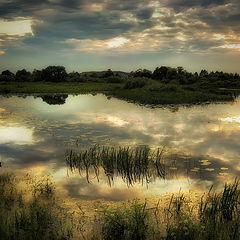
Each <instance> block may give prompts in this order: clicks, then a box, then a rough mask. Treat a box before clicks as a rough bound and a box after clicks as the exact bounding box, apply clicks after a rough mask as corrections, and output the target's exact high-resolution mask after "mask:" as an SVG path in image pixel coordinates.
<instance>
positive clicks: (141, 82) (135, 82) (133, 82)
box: [124, 78, 147, 89]
mask: <svg viewBox="0 0 240 240" xmlns="http://www.w3.org/2000/svg"><path fill="white" fill-rule="evenodd" d="M146 84H147V81H146V79H142V78H137V79H130V80H128V81H127V82H126V83H125V85H124V89H135V88H143V87H144V86H145V85H146Z"/></svg>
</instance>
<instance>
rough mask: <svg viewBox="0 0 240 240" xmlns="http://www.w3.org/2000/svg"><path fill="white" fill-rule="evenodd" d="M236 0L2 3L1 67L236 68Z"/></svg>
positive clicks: (239, 52) (239, 39)
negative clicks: (164, 66) (165, 66)
mask: <svg viewBox="0 0 240 240" xmlns="http://www.w3.org/2000/svg"><path fill="white" fill-rule="evenodd" d="M239 63H240V1H239V0H161V1H156V0H41V1H36V0H15V1H13V0H0V70H5V69H10V70H12V71H16V70H18V69H22V68H26V69H27V70H33V69H41V68H44V67H46V66H48V65H63V66H65V67H66V69H67V70H68V71H80V72H82V71H92V70H106V69H108V68H111V69H113V70H122V71H131V70H136V69H138V68H147V69H150V70H154V69H155V68H156V67H157V66H162V65H167V66H171V67H177V66H183V67H184V68H185V69H187V70H188V71H192V72H194V71H200V70H201V69H207V70H209V71H211V70H213V71H216V70H220V71H226V72H238V73H240V70H239Z"/></svg>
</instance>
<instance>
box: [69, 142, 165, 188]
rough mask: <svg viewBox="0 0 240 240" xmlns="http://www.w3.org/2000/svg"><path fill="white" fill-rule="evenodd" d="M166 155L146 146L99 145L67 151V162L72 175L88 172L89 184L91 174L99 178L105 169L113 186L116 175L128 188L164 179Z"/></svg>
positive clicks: (161, 150)
mask: <svg viewBox="0 0 240 240" xmlns="http://www.w3.org/2000/svg"><path fill="white" fill-rule="evenodd" d="M163 152H164V149H159V148H158V149H157V150H155V151H152V150H150V148H149V147H147V146H141V147H137V148H135V149H132V148H129V147H104V146H98V145H96V146H94V147H92V148H90V149H87V150H80V151H74V150H67V151H66V162H67V165H68V166H69V168H70V170H71V171H72V172H73V171H74V170H78V171H79V173H80V174H81V173H82V172H85V174H86V178H87V180H88V182H89V181H90V178H89V174H90V171H92V170H93V172H94V174H95V177H97V179H99V170H100V169H101V168H103V170H104V173H105V175H106V176H107V178H108V182H109V184H110V185H111V184H112V182H113V179H114V176H121V177H122V179H123V181H124V182H126V183H127V185H128V186H129V185H133V184H134V183H136V182H142V183H144V182H146V183H149V182H150V181H152V180H153V179H155V178H156V177H161V178H164V177H165V168H164V164H163V161H164V160H163Z"/></svg>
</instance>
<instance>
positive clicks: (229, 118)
mask: <svg viewBox="0 0 240 240" xmlns="http://www.w3.org/2000/svg"><path fill="white" fill-rule="evenodd" d="M220 120H221V121H223V122H229V123H233V122H237V123H240V116H236V117H227V118H221V119H220Z"/></svg>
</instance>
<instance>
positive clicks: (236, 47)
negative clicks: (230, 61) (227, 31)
mask: <svg viewBox="0 0 240 240" xmlns="http://www.w3.org/2000/svg"><path fill="white" fill-rule="evenodd" d="M220 48H227V49H237V50H238V51H240V44H224V45H222V46H220Z"/></svg>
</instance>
